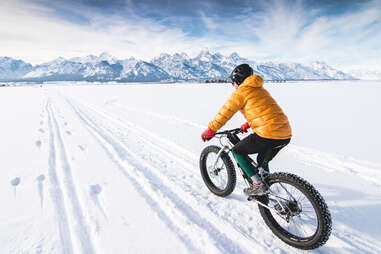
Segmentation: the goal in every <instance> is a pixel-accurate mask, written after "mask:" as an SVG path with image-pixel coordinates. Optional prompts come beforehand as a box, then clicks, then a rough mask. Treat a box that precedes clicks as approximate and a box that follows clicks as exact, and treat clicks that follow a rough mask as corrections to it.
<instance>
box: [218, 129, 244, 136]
mask: <svg viewBox="0 0 381 254" xmlns="http://www.w3.org/2000/svg"><path fill="white" fill-rule="evenodd" d="M240 132H241V128H235V129H231V130H226V131H220V132H216V133H215V134H214V135H227V134H230V133H231V134H238V133H240Z"/></svg>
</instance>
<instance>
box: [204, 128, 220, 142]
mask: <svg viewBox="0 0 381 254" xmlns="http://www.w3.org/2000/svg"><path fill="white" fill-rule="evenodd" d="M215 133H216V132H215V131H212V130H210V129H209V128H208V129H207V130H206V131H204V132H203V133H202V134H201V139H202V141H204V142H205V141H209V140H211V139H212V138H213V137H214V134H215Z"/></svg>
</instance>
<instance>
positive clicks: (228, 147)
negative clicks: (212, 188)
mask: <svg viewBox="0 0 381 254" xmlns="http://www.w3.org/2000/svg"><path fill="white" fill-rule="evenodd" d="M240 132H241V129H240V128H237V129H232V130H227V131H222V132H217V133H216V134H215V136H216V138H218V139H219V141H220V144H221V146H222V148H221V149H220V151H219V152H218V153H217V157H216V161H215V162H214V164H213V169H214V170H216V169H217V162H218V160H219V159H220V158H221V154H222V153H223V152H226V153H230V152H232V149H233V147H234V145H236V144H237V143H238V142H239V141H241V139H240V138H239V137H238V136H237V134H238V133H240ZM223 137H226V138H227V139H228V141H229V143H228V144H223V143H222V141H221V140H222V138H223ZM248 158H249V159H250V162H251V163H252V164H253V165H254V166H255V167H256V168H258V164H257V163H256V162H255V161H253V160H252V159H251V158H250V157H248ZM238 168H239V169H240V171H241V174H242V176H243V178H244V180H245V183H246V184H247V186H248V187H250V184H251V183H252V182H251V179H250V178H249V177H248V176H247V174H246V173H245V171H244V170H243V169H242V168H241V167H240V166H239V164H238ZM258 170H259V173H260V175H261V178H262V181H263V182H265V179H264V175H265V170H264V169H263V168H262V167H259V168H258ZM282 187H283V186H282ZM283 188H284V187H283ZM268 194H269V195H271V197H273V200H275V201H276V202H277V203H278V204H279V205H280V206H281V207H282V210H285V207H284V205H283V204H282V202H281V201H280V199H282V198H279V197H278V196H277V195H275V193H273V192H272V191H271V189H269V193H268ZM289 195H290V197H291V198H293V199H294V200H295V198H294V197H293V196H292V195H291V194H290V193H289ZM248 200H249V201H255V202H256V203H257V204H259V205H261V206H264V207H266V208H267V209H271V210H273V211H275V212H276V213H277V214H278V215H279V216H280V217H281V218H282V219H284V220H285V221H287V222H288V218H284V217H283V216H282V214H281V213H280V212H279V211H278V210H276V209H275V208H274V207H270V206H268V205H266V204H264V203H262V202H261V201H259V200H257V199H256V198H253V197H249V198H248Z"/></svg>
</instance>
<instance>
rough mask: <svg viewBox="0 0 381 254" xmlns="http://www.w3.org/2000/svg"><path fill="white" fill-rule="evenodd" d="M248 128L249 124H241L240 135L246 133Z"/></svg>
mask: <svg viewBox="0 0 381 254" xmlns="http://www.w3.org/2000/svg"><path fill="white" fill-rule="evenodd" d="M249 128H250V126H249V123H248V122H246V123H244V124H242V126H241V132H242V133H244V132H247V129H249Z"/></svg>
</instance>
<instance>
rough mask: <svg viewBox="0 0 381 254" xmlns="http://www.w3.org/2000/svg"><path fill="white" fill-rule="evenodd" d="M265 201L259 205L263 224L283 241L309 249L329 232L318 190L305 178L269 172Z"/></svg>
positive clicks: (326, 211) (328, 222) (314, 246)
mask: <svg viewBox="0 0 381 254" xmlns="http://www.w3.org/2000/svg"><path fill="white" fill-rule="evenodd" d="M266 181H267V183H268V185H269V187H270V194H268V196H267V199H266V203H267V205H268V206H269V207H272V208H274V209H268V208H266V207H263V206H261V205H258V207H259V211H260V213H261V216H262V218H263V219H264V221H265V223H266V225H267V226H268V227H269V228H270V229H271V231H272V232H273V233H274V234H275V235H276V236H278V237H279V238H280V239H281V240H282V241H284V242H285V243H287V244H289V245H291V246H293V247H295V248H299V249H304V250H311V249H316V248H319V247H320V246H322V245H323V244H325V243H326V242H327V241H328V239H329V236H330V234H331V229H332V220H331V215H330V212H329V210H328V206H327V204H326V203H325V201H324V199H323V197H322V196H321V195H320V193H319V192H318V191H317V190H316V189H315V188H314V187H313V186H312V185H311V184H310V183H308V182H307V181H306V180H304V179H302V178H301V177H298V176H296V175H294V174H289V173H274V174H270V175H269V176H268V177H267V178H266Z"/></svg>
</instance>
